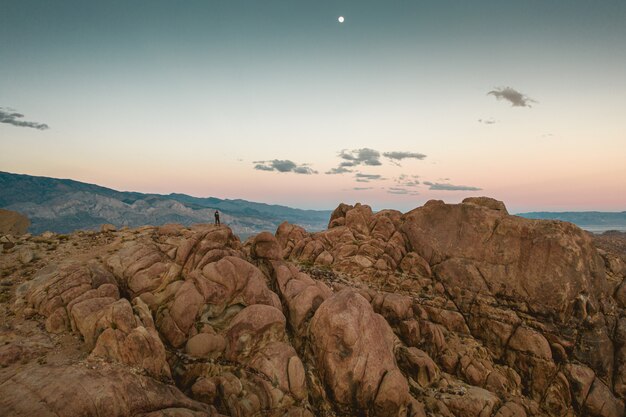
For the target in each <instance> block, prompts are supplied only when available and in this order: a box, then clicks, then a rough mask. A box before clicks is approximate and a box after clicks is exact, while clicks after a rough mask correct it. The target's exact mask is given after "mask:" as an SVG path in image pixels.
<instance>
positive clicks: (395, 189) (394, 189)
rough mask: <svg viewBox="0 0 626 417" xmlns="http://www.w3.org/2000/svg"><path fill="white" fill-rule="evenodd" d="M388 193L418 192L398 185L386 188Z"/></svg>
mask: <svg viewBox="0 0 626 417" xmlns="http://www.w3.org/2000/svg"><path fill="white" fill-rule="evenodd" d="M387 193H388V194H396V195H418V194H419V193H418V192H417V191H415V190H407V189H406V188H400V187H389V188H388V189H387Z"/></svg>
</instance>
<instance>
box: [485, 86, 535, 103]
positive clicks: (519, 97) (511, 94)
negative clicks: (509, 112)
mask: <svg viewBox="0 0 626 417" xmlns="http://www.w3.org/2000/svg"><path fill="white" fill-rule="evenodd" d="M487 95H492V96H494V97H495V98H497V99H498V100H506V101H508V102H509V103H511V106H513V107H532V106H531V105H530V103H536V101H535V100H533V99H532V98H530V97H528V96H527V95H526V94H522V93H520V92H519V91H517V90H516V89H514V88H511V87H500V88H496V89H494V90H491V91H490V92H488V93H487Z"/></svg>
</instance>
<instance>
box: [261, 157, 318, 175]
mask: <svg viewBox="0 0 626 417" xmlns="http://www.w3.org/2000/svg"><path fill="white" fill-rule="evenodd" d="M254 164H256V165H254V169H256V170H259V171H278V172H294V173H296V174H305V175H311V174H317V171H315V170H313V169H311V168H309V167H308V166H307V165H308V164H302V165H297V164H296V163H295V162H293V161H290V160H288V159H273V160H271V161H254Z"/></svg>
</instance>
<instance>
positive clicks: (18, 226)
mask: <svg viewBox="0 0 626 417" xmlns="http://www.w3.org/2000/svg"><path fill="white" fill-rule="evenodd" d="M29 226H30V220H28V217H26V216H24V215H22V214H20V213H18V212H16V211H11V210H5V209H0V235H13V236H18V235H23V234H24V233H26V232H27V231H28V227H29Z"/></svg>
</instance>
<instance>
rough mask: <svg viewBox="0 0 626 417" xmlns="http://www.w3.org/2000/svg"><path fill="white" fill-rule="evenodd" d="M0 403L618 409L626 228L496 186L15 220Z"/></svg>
mask: <svg viewBox="0 0 626 417" xmlns="http://www.w3.org/2000/svg"><path fill="white" fill-rule="evenodd" d="M0 242H1V244H2V245H3V251H2V254H1V255H0V270H1V271H2V272H1V275H2V277H1V278H0V291H1V292H0V300H1V303H0V323H2V328H1V329H0V366H1V368H0V414H1V415H7V416H32V415H37V416H150V417H157V416H163V417H164V416H170V417H172V416H177V417H192V416H193V417H200V416H220V415H223V416H280V417H295V416H298V417H304V416H381V417H391V416H394V417H395V416H402V417H405V416H407V417H425V416H445V417H450V416H457V417H534V416H571V417H573V416H602V417H622V416H624V399H625V397H626V282H624V278H625V275H626V250H624V248H626V244H625V242H626V239H624V236H623V235H621V234H612V235H610V236H605V235H602V236H599V237H595V238H594V237H593V236H592V235H590V234H588V233H586V232H584V231H582V230H581V229H579V228H578V227H576V226H574V225H573V224H570V223H565V222H560V221H549V220H530V219H524V218H520V217H516V216H510V215H509V214H508V213H507V210H506V208H505V206H504V204H502V203H501V202H499V201H496V200H492V199H489V198H483V197H481V198H469V199H466V200H464V202H463V203H462V204H444V203H443V202H440V201H430V202H428V203H427V204H425V205H424V206H423V207H419V208H416V209H415V210H412V211H410V212H408V213H405V214H402V213H400V212H397V211H392V210H385V211H381V212H378V213H373V212H372V210H371V209H370V208H369V207H368V206H365V205H360V204H357V205H355V206H348V205H345V204H342V205H340V206H339V207H337V209H336V210H335V211H334V212H333V213H332V215H331V218H330V222H329V225H328V229H327V230H325V231H322V232H318V233H308V232H306V231H305V230H304V229H303V228H301V227H299V226H295V225H293V224H289V223H283V224H281V225H280V226H279V227H278V229H277V230H276V233H275V234H271V233H268V232H264V233H260V234H258V235H256V236H254V237H252V238H250V239H248V240H246V241H245V242H243V243H242V242H241V241H240V240H239V238H238V237H237V236H235V235H234V234H233V232H232V231H231V229H229V228H228V227H225V226H222V227H216V226H212V225H196V226H192V227H185V226H181V225H175V224H169V225H164V226H160V227H148V226H146V227H141V228H137V229H128V228H123V229H116V228H115V227H114V226H112V225H104V226H102V229H101V231H98V232H92V231H90V232H76V233H73V234H69V235H60V234H55V233H44V234H41V235H38V236H31V235H21V236H14V235H3V236H2V237H0Z"/></svg>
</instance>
